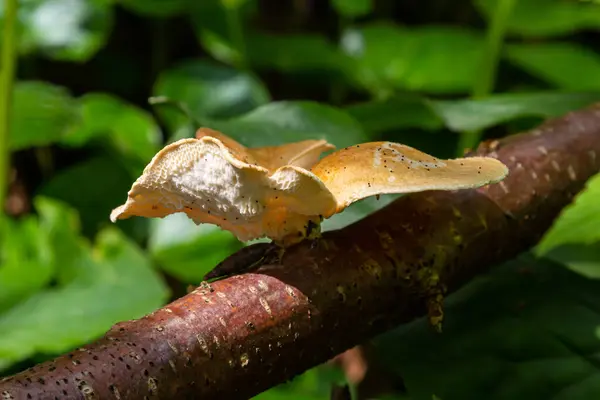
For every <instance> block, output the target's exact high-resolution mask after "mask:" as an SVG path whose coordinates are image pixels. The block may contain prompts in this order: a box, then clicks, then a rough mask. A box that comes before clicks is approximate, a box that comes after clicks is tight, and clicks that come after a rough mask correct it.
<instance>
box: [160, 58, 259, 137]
mask: <svg viewBox="0 0 600 400" xmlns="http://www.w3.org/2000/svg"><path fill="white" fill-rule="evenodd" d="M153 93H154V95H155V96H166V97H167V98H169V99H171V100H174V101H179V102H181V103H183V104H185V105H186V106H187V108H188V110H189V111H190V112H191V113H192V115H193V116H194V117H196V118H198V119H202V118H205V117H210V118H229V117H233V116H236V115H239V114H242V113H245V112H248V111H250V110H253V109H254V108H256V107H258V106H260V105H262V104H265V103H267V102H268V101H269V93H268V91H267V89H266V87H265V86H264V85H263V84H262V83H261V82H260V81H259V80H258V79H257V78H256V77H255V76H254V75H252V74H250V73H248V72H241V71H237V70H235V69H233V68H230V67H226V66H221V65H217V64H214V63H211V62H206V61H199V60H195V61H188V62H185V63H182V64H179V65H178V66H176V67H174V68H172V69H170V70H167V71H165V72H163V73H162V74H161V75H160V77H159V78H158V81H157V82H156V84H155V86H154V90H153ZM160 111H161V116H163V117H164V118H165V120H166V122H167V124H168V125H169V127H170V128H171V129H173V130H174V129H176V128H177V127H179V126H180V125H181V124H182V123H184V122H187V121H186V118H185V117H183V118H182V116H181V115H180V114H179V113H177V112H173V111H172V110H167V109H166V108H164V107H162V108H161V110H160Z"/></svg>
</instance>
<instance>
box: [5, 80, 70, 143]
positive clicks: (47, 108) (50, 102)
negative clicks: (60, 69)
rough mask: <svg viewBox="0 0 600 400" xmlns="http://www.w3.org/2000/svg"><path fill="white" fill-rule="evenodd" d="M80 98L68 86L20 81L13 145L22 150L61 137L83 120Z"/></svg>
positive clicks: (16, 91)
mask: <svg viewBox="0 0 600 400" xmlns="http://www.w3.org/2000/svg"><path fill="white" fill-rule="evenodd" d="M79 116H80V114H79V108H78V105H77V102H76V101H75V100H74V99H73V98H72V97H71V96H70V94H69V93H68V92H67V90H66V89H65V88H62V87H60V86H55V85H52V84H49V83H44V82H18V83H17V84H16V86H15V91H14V97H13V106H12V112H11V118H12V119H11V129H10V138H9V139H10V148H11V149H12V150H22V149H26V148H29V147H35V146H47V145H49V144H52V143H55V142H57V141H59V140H61V139H62V138H63V137H64V136H65V135H66V134H67V133H68V131H69V130H70V129H71V128H72V127H73V126H74V125H75V124H77V123H78V122H79Z"/></svg>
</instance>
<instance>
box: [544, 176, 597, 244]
mask: <svg viewBox="0 0 600 400" xmlns="http://www.w3.org/2000/svg"><path fill="white" fill-rule="evenodd" d="M599 198H600V174H597V175H595V176H594V177H593V178H591V179H590V180H589V181H588V183H587V184H586V188H585V190H584V191H582V192H581V193H580V194H578V195H577V197H575V200H574V201H573V203H572V204H571V205H569V206H567V207H566V208H565V209H564V210H563V211H562V212H561V214H560V216H559V217H558V218H557V219H556V221H554V224H553V225H552V227H551V228H550V230H549V231H548V232H546V234H545V235H544V237H543V238H542V240H541V241H540V243H538V245H537V247H536V253H537V254H539V255H543V254H545V253H547V252H548V251H549V250H551V249H552V248H555V247H558V246H560V245H563V244H568V243H571V244H573V243H580V244H591V243H594V242H597V241H600V229H598V223H597V221H596V220H595V218H594V217H596V216H597V215H600V202H599V201H598V199H599Z"/></svg>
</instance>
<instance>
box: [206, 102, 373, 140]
mask: <svg viewBox="0 0 600 400" xmlns="http://www.w3.org/2000/svg"><path fill="white" fill-rule="evenodd" d="M209 126H210V127H211V128H214V129H217V130H219V131H221V132H223V133H225V134H227V135H229V136H231V137H233V138H235V139H236V140H237V141H239V142H240V143H243V144H244V145H245V146H248V147H260V146H272V145H277V144H284V143H289V142H294V141H300V140H305V139H326V140H328V141H329V142H330V143H332V144H334V145H336V146H338V147H340V148H341V147H346V146H350V145H353V144H357V143H362V142H365V141H367V140H368V137H367V135H366V134H365V132H364V131H363V129H362V127H361V126H360V124H359V123H358V122H356V120H354V118H352V117H351V116H350V115H348V114H347V113H345V112H344V111H342V110H340V109H337V108H335V107H331V106H328V105H324V104H319V103H314V102H308V101H281V102H273V103H269V104H266V105H264V106H261V107H258V108H257V109H255V110H253V111H251V112H249V113H247V114H244V115H241V116H239V117H236V118H232V119H229V120H227V121H213V122H211V123H210V124H209Z"/></svg>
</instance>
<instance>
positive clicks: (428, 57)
mask: <svg viewBox="0 0 600 400" xmlns="http://www.w3.org/2000/svg"><path fill="white" fill-rule="evenodd" d="M342 45H343V48H344V50H345V52H346V53H347V54H348V55H350V56H352V57H353V58H354V59H355V64H354V66H353V72H352V73H353V76H354V79H355V80H356V81H357V82H358V83H359V84H360V85H362V86H363V87H365V88H367V89H369V90H370V91H371V92H372V93H374V94H376V95H378V96H380V97H386V96H389V95H390V94H391V91H392V89H394V88H396V89H405V90H413V91H424V92H430V93H461V92H467V91H469V90H470V89H471V87H472V86H473V83H474V79H475V77H476V76H477V74H476V72H477V68H479V65H480V59H481V54H482V50H483V38H482V35H481V34H479V33H478V32H474V31H470V30H466V29H460V28H456V27H444V26H433V25H432V26H426V27H419V28H411V29H409V28H404V27H400V26H397V25H392V24H389V23H376V24H370V25H365V26H363V27H362V28H360V29H354V28H353V29H350V30H347V31H346V32H344V35H343V37H342ZM448 66H452V68H451V69H448Z"/></svg>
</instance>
